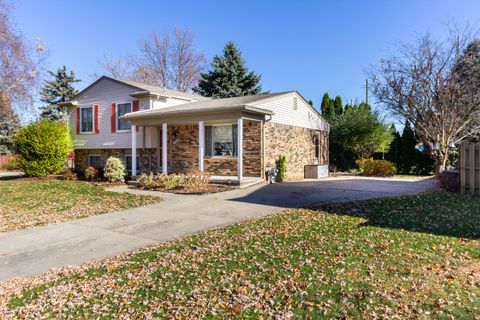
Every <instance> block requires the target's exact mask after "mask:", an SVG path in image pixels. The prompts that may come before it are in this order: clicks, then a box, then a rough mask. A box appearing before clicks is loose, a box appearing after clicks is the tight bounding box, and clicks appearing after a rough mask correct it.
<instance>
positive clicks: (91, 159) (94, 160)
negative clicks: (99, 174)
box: [88, 155, 102, 169]
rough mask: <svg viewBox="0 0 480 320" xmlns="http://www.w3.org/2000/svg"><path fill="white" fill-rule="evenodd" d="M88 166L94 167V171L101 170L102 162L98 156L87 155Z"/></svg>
mask: <svg viewBox="0 0 480 320" xmlns="http://www.w3.org/2000/svg"><path fill="white" fill-rule="evenodd" d="M88 166H89V167H94V168H95V169H102V161H101V158H100V156H97V155H89V156H88Z"/></svg>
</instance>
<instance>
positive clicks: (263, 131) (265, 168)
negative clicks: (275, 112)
mask: <svg viewBox="0 0 480 320" xmlns="http://www.w3.org/2000/svg"><path fill="white" fill-rule="evenodd" d="M270 120H272V116H271V115H269V119H268V120H262V177H263V179H266V174H265V173H266V170H267V167H266V165H265V154H266V152H265V122H266V121H270Z"/></svg>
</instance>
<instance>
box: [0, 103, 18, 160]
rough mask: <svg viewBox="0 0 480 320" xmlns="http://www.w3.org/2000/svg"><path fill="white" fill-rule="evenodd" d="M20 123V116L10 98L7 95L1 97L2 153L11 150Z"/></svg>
mask: <svg viewBox="0 0 480 320" xmlns="http://www.w3.org/2000/svg"><path fill="white" fill-rule="evenodd" d="M18 125H19V119H18V116H17V115H16V114H15V112H14V111H13V109H12V107H11V105H10V103H9V101H8V99H7V98H6V97H5V96H2V97H0V153H2V152H7V151H10V150H11V147H12V139H13V133H14V132H15V129H17V127H18Z"/></svg>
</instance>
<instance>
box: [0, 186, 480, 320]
mask: <svg viewBox="0 0 480 320" xmlns="http://www.w3.org/2000/svg"><path fill="white" fill-rule="evenodd" d="M479 205H480V201H479V200H476V199H470V198H460V197H456V196H451V195H447V194H444V193H427V194H423V195H419V196H408V197H399V198H392V199H382V200H371V201H364V202H353V203H348V204H341V205H328V206H325V207H323V208H319V209H317V210H305V209H299V210H287V211H285V212H284V213H282V214H277V215H273V216H269V217H265V218H262V219H258V220H253V221H248V222H245V223H241V224H237V225H234V226H230V227H226V228H222V229H218V230H213V231H208V232H205V233H201V234H197V235H193V236H190V237H188V238H185V239H181V240H176V241H172V242H169V243H164V244H162V245H159V246H155V247H150V248H145V249H143V250H140V251H137V252H134V253H128V254H124V255H121V256H119V257H116V258H112V259H107V260H104V261H100V262H94V263H90V264H87V265H84V266H81V267H73V268H72V267H70V268H63V269H61V270H58V271H54V272H50V273H47V274H45V275H42V276H38V277H33V278H30V279H19V280H13V281H9V282H7V283H4V284H3V285H1V286H0V313H2V312H3V314H4V315H5V317H6V318H39V317H44V318H51V317H53V318H103V317H105V318H144V319H148V318H167V319H182V318H183V319H194V318H206V317H207V318H208V317H209V318H226V319H228V318H234V317H238V318H258V319H261V318H263V319H267V318H278V319H290V318H294V317H296V318H322V317H323V318H364V319H381V318H475V316H476V315H478V314H479V313H480V299H478V297H479V294H480V277H479V276H478V275H479V274H480V270H479V269H480V267H479V265H480V243H479V241H478V239H477V238H476V237H475V236H474V234H477V233H476V232H478V229H479V228H480V226H479V225H478V223H477V221H478V215H479V214H480V213H479V212H480V211H479V210H478V208H479ZM459 208H460V209H459ZM434 215H438V216H439V217H440V218H438V219H436V220H435V219H434ZM455 215H457V216H458V217H462V218H464V219H469V220H468V221H463V222H462V223H458V222H457V223H450V224H448V225H443V224H442V223H443V222H445V221H451V222H454V221H455V220H456V219H455ZM432 224H434V225H432ZM471 225H473V227H472V226H471Z"/></svg>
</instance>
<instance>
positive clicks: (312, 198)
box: [0, 177, 435, 281]
mask: <svg viewBox="0 0 480 320" xmlns="http://www.w3.org/2000/svg"><path fill="white" fill-rule="evenodd" d="M0 183H1V182H0ZM434 187H435V182H434V181H432V180H421V181H413V180H398V181H396V180H392V179H366V178H357V177H355V178H346V177H339V178H328V179H324V180H316V181H303V182H291V183H282V184H273V185H257V186H254V187H250V188H247V189H237V190H232V191H228V192H224V193H220V194H211V195H202V196H194V195H174V194H158V193H156V194H158V195H159V196H161V197H162V198H164V200H165V201H163V202H161V203H158V204H154V205H150V206H146V207H142V208H135V209H129V210H124V211H119V212H112V213H108V214H103V215H99V216H92V217H88V218H83V219H78V220H73V221H68V222H63V223H58V224H52V225H47V226H43V227H37V228H32V229H27V230H20V231H14V232H8V233H0V281H5V280H8V279H11V278H14V277H24V276H31V275H34V274H39V273H42V272H45V271H48V270H49V269H51V268H59V267H63V266H66V265H77V264H81V263H84V262H88V261H91V260H96V259H101V258H105V257H109V256H114V255H117V254H120V253H122V252H125V251H130V250H134V249H138V248H141V247H144V246H147V245H153V244H156V243H159V242H162V241H167V240H172V239H175V238H178V237H182V236H185V235H187V234H191V233H195V232H199V231H202V230H206V229H210V228H215V227H220V226H223V225H227V224H232V223H235V222H238V221H241V220H244V219H248V218H251V217H259V216H264V215H268V214H272V213H275V212H277V211H280V210H282V209H284V208H295V207H304V206H312V205H317V204H321V203H324V202H341V201H349V200H355V199H358V200H360V199H367V198H375V197H385V196H394V195H398V194H406V193H417V192H422V191H425V190H428V189H431V188H434ZM113 191H116V192H124V191H125V188H124V187H120V188H116V189H115V190H113ZM135 191H136V192H144V193H149V194H150V192H149V191H138V190H135Z"/></svg>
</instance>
